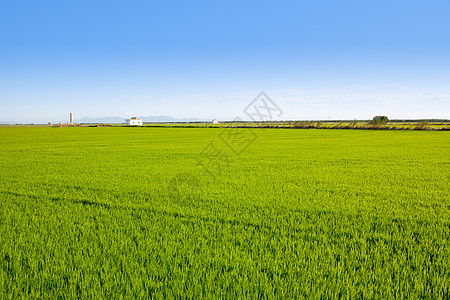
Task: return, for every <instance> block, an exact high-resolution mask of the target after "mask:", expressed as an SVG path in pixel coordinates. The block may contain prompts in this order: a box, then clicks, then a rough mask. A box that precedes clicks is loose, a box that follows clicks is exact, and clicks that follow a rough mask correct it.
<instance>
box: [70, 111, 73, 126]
mask: <svg viewBox="0 0 450 300" xmlns="http://www.w3.org/2000/svg"><path fill="white" fill-rule="evenodd" d="M70 125H73V117H72V113H70Z"/></svg>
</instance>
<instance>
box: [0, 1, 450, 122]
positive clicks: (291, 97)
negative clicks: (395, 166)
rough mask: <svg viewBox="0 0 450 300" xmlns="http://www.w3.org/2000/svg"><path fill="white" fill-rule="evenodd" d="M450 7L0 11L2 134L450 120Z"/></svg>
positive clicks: (84, 6)
mask: <svg viewBox="0 0 450 300" xmlns="http://www.w3.org/2000/svg"><path fill="white" fill-rule="evenodd" d="M449 14H450V1H448V0H445V1H444V0H442V1H438V0H436V1H435V0H430V1H414V0H413V1H411V0H409V1H403V0H394V1H392V0H390V1H387V0H377V1H372V0H368V1H360V0H359V1H347V0H341V1H334V0H318V1H287V0H286V1H284V0H278V1H264V0H262V1H234V0H231V1H213V0H209V1H196V0H193V1H170V0H165V1H163V0H154V1H149V0H147V1H134V0H129V1H114V0H108V1H102V0H98V1H96V0H90V1H84V0H77V1H72V0H67V1H46V0H42V1H27V0H16V1H12V0H6V1H2V2H1V3H0V122H17V123H46V122H48V121H53V122H55V121H64V120H67V119H68V115H69V113H70V112H73V114H74V116H75V120H76V119H80V118H84V117H91V118H95V117H106V116H120V117H124V118H126V117H129V116H131V115H136V116H158V115H167V116H173V117H176V118H188V117H195V118H201V119H213V118H216V119H219V120H233V119H235V118H237V117H239V118H242V119H248V118H246V116H245V113H244V112H243V111H244V109H245V108H246V106H247V105H248V104H249V103H251V102H252V100H253V99H254V98H255V97H256V96H257V95H258V94H259V93H260V92H261V91H264V92H265V93H266V94H267V95H268V96H269V97H270V98H271V99H272V101H273V102H274V103H276V104H277V106H278V107H280V109H281V110H282V112H283V113H282V115H281V116H280V117H277V118H278V119H284V120H317V119H323V120H326V119H351V120H353V119H358V120H361V119H371V118H372V117H373V116H375V115H386V116H388V117H389V118H391V119H419V118H447V119H448V118H450V18H449V17H448V16H449Z"/></svg>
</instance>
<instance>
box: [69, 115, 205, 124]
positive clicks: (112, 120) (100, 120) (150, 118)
mask: <svg viewBox="0 0 450 300" xmlns="http://www.w3.org/2000/svg"><path fill="white" fill-rule="evenodd" d="M139 118H140V119H142V121H143V122H204V121H209V120H204V119H198V118H182V119H176V118H174V117H171V116H148V117H143V116H140V117H139ZM125 119H126V118H122V117H100V118H81V119H77V120H75V121H74V122H75V123H125Z"/></svg>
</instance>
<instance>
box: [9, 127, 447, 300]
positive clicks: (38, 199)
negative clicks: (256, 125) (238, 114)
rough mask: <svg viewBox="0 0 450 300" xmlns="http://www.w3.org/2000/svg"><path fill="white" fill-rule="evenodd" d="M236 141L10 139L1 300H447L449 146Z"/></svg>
mask: <svg viewBox="0 0 450 300" xmlns="http://www.w3.org/2000/svg"><path fill="white" fill-rule="evenodd" d="M234 130H235V129H224V128H151V127H142V128H124V127H115V128H114V127H111V128H83V127H78V128H51V127H7V128H6V127H3V128H0V153H1V156H0V180H1V181H0V182H1V186H0V203H1V209H0V298H20V297H24V298H35V297H36V298H55V297H58V296H60V297H64V298H65V297H70V298H75V297H82V298H99V297H109V298H121V297H125V298H135V297H138V298H146V297H152V298H160V299H162V298H174V297H175V298H211V297H213V298H237V297H246V298H277V299H280V298H287V299H292V298H329V297H343V298H349V299H354V298H384V299H388V298H394V297H398V298H413V299H414V298H432V299H436V298H447V299H448V298H449V297H450V267H449V262H450V242H449V239H450V195H449V182H450V180H449V179H450V178H449V174H450V155H449V153H450V133H449V132H443V131H442V132H441V131H375V130H374V131H365V130H317V129H297V130H292V129H266V130H262V129H241V130H240V131H234ZM233 150H234V151H233ZM205 166H206V168H205Z"/></svg>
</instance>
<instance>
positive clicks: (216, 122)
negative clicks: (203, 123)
mask: <svg viewBox="0 0 450 300" xmlns="http://www.w3.org/2000/svg"><path fill="white" fill-rule="evenodd" d="M211 123H212V124H219V121H217V120H216V119H214V120H212V122H211Z"/></svg>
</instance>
